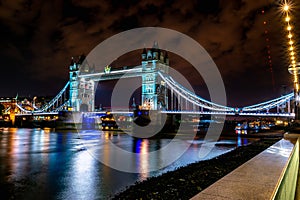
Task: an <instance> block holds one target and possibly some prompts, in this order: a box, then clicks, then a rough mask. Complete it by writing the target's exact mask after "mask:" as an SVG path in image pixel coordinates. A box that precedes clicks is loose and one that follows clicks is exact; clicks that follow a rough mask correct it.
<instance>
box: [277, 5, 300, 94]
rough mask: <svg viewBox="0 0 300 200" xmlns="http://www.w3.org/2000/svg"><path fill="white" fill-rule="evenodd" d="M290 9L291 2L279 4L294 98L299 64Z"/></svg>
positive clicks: (296, 89)
mask: <svg viewBox="0 0 300 200" xmlns="http://www.w3.org/2000/svg"><path fill="white" fill-rule="evenodd" d="M292 7H293V4H292V3H291V1H287V0H284V1H283V2H282V4H281V10H282V12H283V14H284V15H283V16H284V21H285V23H286V32H287V40H288V52H289V64H290V65H289V68H288V70H289V72H290V73H291V74H292V75H293V78H294V90H295V97H297V96H298V92H299V78H298V73H299V67H298V66H299V63H297V58H296V47H295V42H294V40H295V39H294V32H293V26H292Z"/></svg>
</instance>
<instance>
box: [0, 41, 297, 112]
mask: <svg viewBox="0 0 300 200" xmlns="http://www.w3.org/2000/svg"><path fill="white" fill-rule="evenodd" d="M141 57H142V62H141V65H139V66H135V67H130V68H128V67H123V68H122V69H111V68H110V67H108V66H106V67H105V68H104V71H102V72H95V71H94V70H92V69H91V67H90V66H88V65H87V63H85V61H84V59H83V58H82V57H81V58H79V59H78V60H74V59H73V58H72V61H71V64H70V67H69V69H70V71H69V75H70V76H69V81H68V82H67V83H66V85H65V86H64V87H63V88H62V90H61V91H60V92H59V93H58V94H57V95H56V96H55V97H54V98H53V99H52V100H51V101H49V102H48V103H47V104H44V105H42V106H40V107H36V106H35V105H34V103H33V105H32V108H31V109H28V108H24V107H23V106H22V105H20V104H18V102H17V101H15V100H14V101H13V100H3V102H2V101H1V102H0V103H2V104H4V105H5V107H6V109H5V112H15V113H16V115H26V114H30V115H41V114H42V113H46V114H50V113H57V112H58V111H62V110H69V111H73V112H95V91H96V88H95V86H96V83H97V82H98V81H106V80H114V79H120V78H133V77H141V79H142V83H141V86H142V93H141V104H142V105H140V107H141V108H142V109H147V110H156V111H159V112H161V113H169V114H208V115H241V116H274V117H276V116H277V117H295V105H296V104H295V103H296V102H295V96H297V95H296V93H290V94H287V95H283V96H281V97H278V98H276V99H272V100H269V101H266V102H262V103H258V104H255V105H250V106H246V107H242V108H239V107H238V106H236V107H229V106H226V105H220V104H217V103H214V102H211V101H208V100H206V99H204V98H202V97H200V96H198V95H197V94H195V93H194V92H192V91H190V90H189V89H187V88H186V87H184V86H183V85H181V84H180V83H178V82H177V81H176V80H175V79H173V78H172V77H171V76H170V75H169V67H170V66H169V57H168V54H167V52H165V51H162V50H160V49H159V48H158V45H157V43H154V45H153V48H151V49H144V50H143V52H142V55H141ZM100 93H101V91H100ZM4 101H5V102H4ZM120 112H121V110H120Z"/></svg>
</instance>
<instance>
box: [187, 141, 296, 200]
mask: <svg viewBox="0 0 300 200" xmlns="http://www.w3.org/2000/svg"><path fill="white" fill-rule="evenodd" d="M293 147H294V145H293V144H292V143H291V142H290V141H289V140H285V139H282V140H280V141H279V142H277V143H276V144H274V145H272V146H271V147H269V148H268V149H266V150H265V151H263V152H262V153H260V154H259V155H257V156H255V157H254V158H252V159H251V160H249V161H248V162H246V163H244V164H243V165H241V166H240V167H238V168H237V169H236V170H234V171H232V172H231V173H229V174H228V175H226V176H225V177H223V178H222V179H220V180H219V181H217V182H216V183H214V184H213V185H211V186H209V187H208V188H206V189H205V190H203V191H202V192H200V193H199V194H197V195H196V196H194V197H193V198H192V200H197V199H213V200H220V199H232V200H236V199H270V198H272V196H273V195H274V192H275V191H276V190H277V187H278V182H279V181H280V180H281V179H282V172H283V171H284V170H285V168H286V165H287V163H288V160H289V157H290V155H291V153H292V150H293Z"/></svg>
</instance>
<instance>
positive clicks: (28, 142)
mask: <svg viewBox="0 0 300 200" xmlns="http://www.w3.org/2000/svg"><path fill="white" fill-rule="evenodd" d="M170 140H171V139H160V140H154V139H151V140H148V139H133V138H131V137H130V136H128V135H125V134H120V133H116V132H115V133H112V132H105V133H103V132H95V131H82V132H80V134H77V133H75V132H63V133H58V132H51V131H50V130H49V129H45V130H42V129H9V130H6V131H4V132H1V133H0V164H1V168H0V193H3V194H7V195H14V196H15V197H16V198H21V199H28V198H35V199H36V198H44V197H49V198H55V199H75V198H76V199H106V198H108V197H109V196H110V195H112V194H114V193H116V192H118V191H120V190H122V189H124V188H125V187H126V186H128V185H131V184H133V183H134V182H136V181H142V180H145V179H147V178H148V177H150V176H157V175H159V174H161V173H164V172H167V171H171V170H175V169H176V168H178V167H181V166H184V165H187V164H189V163H193V162H196V161H199V160H200V158H199V156H198V152H199V148H200V147H201V145H202V144H203V140H194V141H186V140H178V141H176V142H178V145H177V146H176V148H175V149H174V150H173V151H180V150H181V149H180V148H181V146H182V144H183V143H190V144H191V146H190V148H189V149H188V150H187V151H186V152H185V153H184V154H183V155H182V156H181V157H180V158H179V159H178V160H177V161H175V162H174V163H172V164H171V165H169V166H168V167H165V168H163V169H161V170H159V171H153V172H148V171H149V169H152V168H154V167H156V166H160V165H162V163H163V162H164V159H165V158H166V156H170V155H161V154H157V155H156V156H155V159H152V160H149V152H154V151H155V150H157V149H160V148H162V147H164V146H165V145H167V144H168V143H169V142H170ZM109 142H112V143H113V144H115V145H117V146H119V147H120V148H123V149H125V150H127V151H131V152H134V153H136V154H135V158H133V159H132V160H130V159H129V160H128V163H129V164H134V165H136V166H137V168H138V169H139V172H140V173H138V174H134V173H125V172H120V171H117V170H114V169H111V168H109V167H107V166H105V165H103V164H101V163H100V162H99V161H98V159H97V156H99V154H103V157H104V159H107V160H109V159H114V158H113V157H112V156H111V155H112V154H111V152H110V149H109V145H107V144H108V143H109ZM247 143H248V140H247V139H245V138H237V139H233V140H221V141H219V142H218V143H217V144H213V145H215V148H214V149H213V151H212V152H211V153H210V154H209V155H208V156H207V157H205V158H204V159H210V158H213V157H215V156H217V155H220V154H222V153H225V152H227V151H230V150H231V149H233V148H234V147H235V146H236V145H243V144H247ZM128 163H124V164H128Z"/></svg>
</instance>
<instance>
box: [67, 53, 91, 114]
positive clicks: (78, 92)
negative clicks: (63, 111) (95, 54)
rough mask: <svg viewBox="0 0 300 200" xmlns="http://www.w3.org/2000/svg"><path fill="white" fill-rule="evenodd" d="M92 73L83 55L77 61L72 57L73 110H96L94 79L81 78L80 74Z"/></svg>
mask: <svg viewBox="0 0 300 200" xmlns="http://www.w3.org/2000/svg"><path fill="white" fill-rule="evenodd" d="M85 73H90V67H89V66H88V64H87V63H86V62H85V56H84V55H81V56H80V57H79V58H78V60H77V61H74V59H73V58H72V61H71V65H70V94H69V96H70V98H69V99H70V105H69V106H70V107H71V108H72V111H77V112H78V111H81V112H87V111H94V104H95V102H94V101H95V98H94V96H95V88H94V85H95V83H94V81H93V80H88V79H84V78H79V75H80V74H85Z"/></svg>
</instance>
